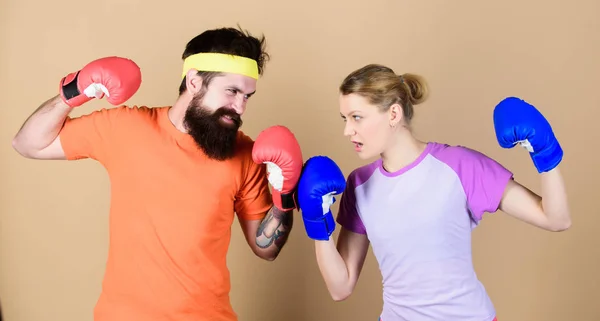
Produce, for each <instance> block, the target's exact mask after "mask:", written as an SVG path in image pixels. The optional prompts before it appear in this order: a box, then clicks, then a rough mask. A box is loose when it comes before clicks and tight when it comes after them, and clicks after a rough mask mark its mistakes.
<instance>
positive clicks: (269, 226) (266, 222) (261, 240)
mask: <svg viewBox="0 0 600 321" xmlns="http://www.w3.org/2000/svg"><path fill="white" fill-rule="evenodd" d="M292 223H293V220H292V211H291V210H289V211H282V210H280V209H278V208H277V207H275V206H273V207H272V208H271V209H270V210H269V212H268V213H267V216H265V218H264V219H263V221H262V222H261V223H260V225H259V226H258V230H257V231H256V245H258V247H260V248H263V249H266V248H268V247H270V246H271V245H272V244H275V246H276V247H277V248H278V249H281V248H282V247H283V246H284V245H285V242H286V241H287V238H288V235H289V232H290V229H291V227H292Z"/></svg>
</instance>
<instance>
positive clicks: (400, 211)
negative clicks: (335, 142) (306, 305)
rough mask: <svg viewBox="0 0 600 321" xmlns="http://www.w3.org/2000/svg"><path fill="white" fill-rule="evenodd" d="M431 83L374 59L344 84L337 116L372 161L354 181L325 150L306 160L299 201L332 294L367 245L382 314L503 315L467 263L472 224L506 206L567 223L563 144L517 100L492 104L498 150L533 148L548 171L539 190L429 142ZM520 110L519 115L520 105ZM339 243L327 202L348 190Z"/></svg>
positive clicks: (524, 216)
mask: <svg viewBox="0 0 600 321" xmlns="http://www.w3.org/2000/svg"><path fill="white" fill-rule="evenodd" d="M427 93H428V89H427V85H426V82H425V81H424V79H423V78H422V77H420V76H418V75H414V74H403V75H396V74H395V72H394V71H393V70H392V69H390V68H387V67H385V66H381V65H367V66H365V67H363V68H360V69H358V70H356V71H354V72H352V73H351V74H350V75H348V76H347V78H346V79H345V80H344V81H343V83H342V84H341V86H340V112H341V115H342V118H343V120H344V121H345V122H346V126H345V129H344V135H346V136H348V137H349V139H350V141H351V142H352V144H353V145H354V149H355V150H356V153H357V154H358V156H359V157H360V158H362V159H368V158H371V157H375V156H380V158H378V159H377V160H376V161H374V162H372V163H370V164H367V165H365V166H362V167H360V168H357V169H355V170H354V171H352V172H351V173H350V175H349V176H348V177H347V180H346V179H345V177H344V176H343V175H342V174H341V171H340V170H339V168H338V167H337V166H336V165H335V163H333V161H331V160H330V159H328V158H327V157H324V156H316V157H313V158H311V159H309V160H308V161H307V162H306V164H305V167H304V171H303V174H302V177H301V179H300V182H299V186H298V200H299V204H300V209H301V211H302V215H303V219H304V225H305V228H306V232H307V234H308V236H309V237H311V238H312V239H314V240H316V244H315V246H316V256H317V261H318V265H319V268H320V271H321V274H322V276H323V278H324V280H325V283H326V285H327V288H328V290H329V292H330V294H331V296H332V297H333V299H334V300H344V299H345V298H347V297H348V296H349V295H350V294H351V293H352V291H353V290H354V287H355V285H356V283H357V280H358V278H359V275H360V272H361V269H362V267H363V263H364V261H365V257H366V254H367V249H368V247H369V245H370V246H372V248H373V253H374V255H375V257H376V258H377V261H378V263H379V268H380V271H381V273H382V277H383V308H382V312H381V314H380V320H382V321H400V320H411V321H413V320H418V321H430V320H431V321H433V320H436V321H439V320H444V321H454V320H456V321H492V320H496V311H495V308H494V305H493V303H492V301H491V300H490V298H489V296H488V294H487V293H486V290H485V287H484V286H483V285H482V284H481V282H480V281H479V280H478V278H477V275H476V273H475V271H474V268H473V264H472V258H471V230H472V229H473V228H474V227H475V226H476V225H477V224H478V222H479V221H480V220H481V219H482V216H483V215H484V213H485V212H488V213H493V212H496V211H497V210H501V211H503V212H505V213H506V214H508V215H511V216H513V217H515V218H517V219H520V220H522V221H524V222H527V223H529V224H533V225H535V226H537V227H539V228H542V229H545V230H548V231H563V230H565V229H567V228H568V227H569V226H570V224H571V219H570V214H569V209H568V204H567V197H566V192H565V186H564V183H563V178H562V176H561V173H560V171H559V168H558V164H559V163H560V161H561V160H562V155H563V151H562V149H561V147H560V145H559V144H558V141H557V140H556V138H555V137H554V134H553V133H552V129H551V127H550V125H549V124H548V122H547V121H546V120H545V119H544V117H543V116H542V115H541V114H540V113H539V112H538V111H537V110H536V109H535V108H534V107H533V106H531V105H529V104H527V103H526V102H524V101H522V100H520V99H518V98H507V99H505V100H503V101H502V102H501V103H500V104H498V106H497V107H496V109H495V111H494V125H495V129H496V134H497V138H498V141H499V143H500V145H501V146H502V147H505V148H510V147H512V146H514V145H515V144H519V143H520V144H522V145H523V146H526V147H527V148H528V149H529V151H530V153H531V158H532V160H533V163H534V165H535V167H536V169H537V170H538V172H539V173H540V179H541V183H542V184H541V186H542V188H541V196H540V195H537V194H535V193H533V192H532V191H530V190H529V189H527V188H526V187H524V186H522V185H521V184H519V183H518V182H517V181H515V180H514V178H513V175H512V173H511V172H510V171H509V170H507V169H506V168H504V167H503V166H502V165H500V164H499V163H498V162H496V161H494V160H493V159H491V158H489V157H487V156H486V155H484V154H482V153H480V152H477V151H475V150H473V149H469V148H467V147H463V146H451V145H448V144H443V143H436V142H424V141H421V140H419V139H418V138H416V137H415V136H414V135H413V134H412V132H411V127H410V125H411V119H412V117H413V113H414V106H415V105H417V104H419V103H421V102H423V101H424V100H425V99H426V98H427ZM517 108H518V112H516V109H517ZM342 191H343V195H342V197H341V202H340V209H339V213H338V216H337V222H338V223H339V224H340V225H341V230H340V234H339V238H338V240H337V246H336V244H335V243H334V241H333V240H332V239H330V235H331V233H332V232H333V229H334V228H335V223H334V221H333V218H332V214H331V211H330V209H329V206H330V205H331V204H332V203H333V195H336V194H340V193H341V192H342Z"/></svg>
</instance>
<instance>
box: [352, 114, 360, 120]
mask: <svg viewBox="0 0 600 321" xmlns="http://www.w3.org/2000/svg"><path fill="white" fill-rule="evenodd" d="M352 118H354V120H359V119H360V116H356V115H355V116H352Z"/></svg>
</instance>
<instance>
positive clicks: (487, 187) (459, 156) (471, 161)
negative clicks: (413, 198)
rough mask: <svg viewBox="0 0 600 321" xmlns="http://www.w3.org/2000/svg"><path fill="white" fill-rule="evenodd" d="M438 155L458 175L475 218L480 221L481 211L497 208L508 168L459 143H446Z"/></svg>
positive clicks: (509, 178) (506, 182)
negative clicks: (450, 144) (450, 145)
mask: <svg viewBox="0 0 600 321" xmlns="http://www.w3.org/2000/svg"><path fill="white" fill-rule="evenodd" d="M438 158H440V159H441V160H442V161H443V162H445V163H446V164H448V165H449V166H450V167H452V169H454V171H455V172H456V174H457V175H458V177H459V178H460V181H461V183H462V186H463V188H464V191H465V194H466V195H467V202H468V206H469V209H470V211H471V215H472V216H473V219H474V220H475V221H480V220H481V219H482V217H483V214H484V213H485V212H488V213H494V212H496V211H497V210H498V207H499V205H500V201H501V200H502V196H503V195H504V189H505V188H506V185H507V184H508V182H509V181H510V180H511V179H512V178H513V174H512V172H510V171H509V170H508V169H506V168H504V166H502V165H501V164H500V163H498V162H496V161H495V160H493V159H492V158H490V157H488V156H486V155H484V154H483V153H480V152H478V151H476V150H472V149H469V148H467V147H463V146H455V147H447V148H445V149H444V150H443V151H441V153H440V155H439V157H438Z"/></svg>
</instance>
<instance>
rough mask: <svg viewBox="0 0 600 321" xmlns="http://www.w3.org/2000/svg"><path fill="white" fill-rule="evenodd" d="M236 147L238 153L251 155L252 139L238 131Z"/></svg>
mask: <svg viewBox="0 0 600 321" xmlns="http://www.w3.org/2000/svg"><path fill="white" fill-rule="evenodd" d="M236 145H237V149H238V152H239V153H242V154H245V155H247V154H252V148H253V147H254V139H252V138H251V137H250V136H248V135H247V134H246V133H244V132H243V131H241V130H239V131H238V133H237V138H236Z"/></svg>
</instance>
